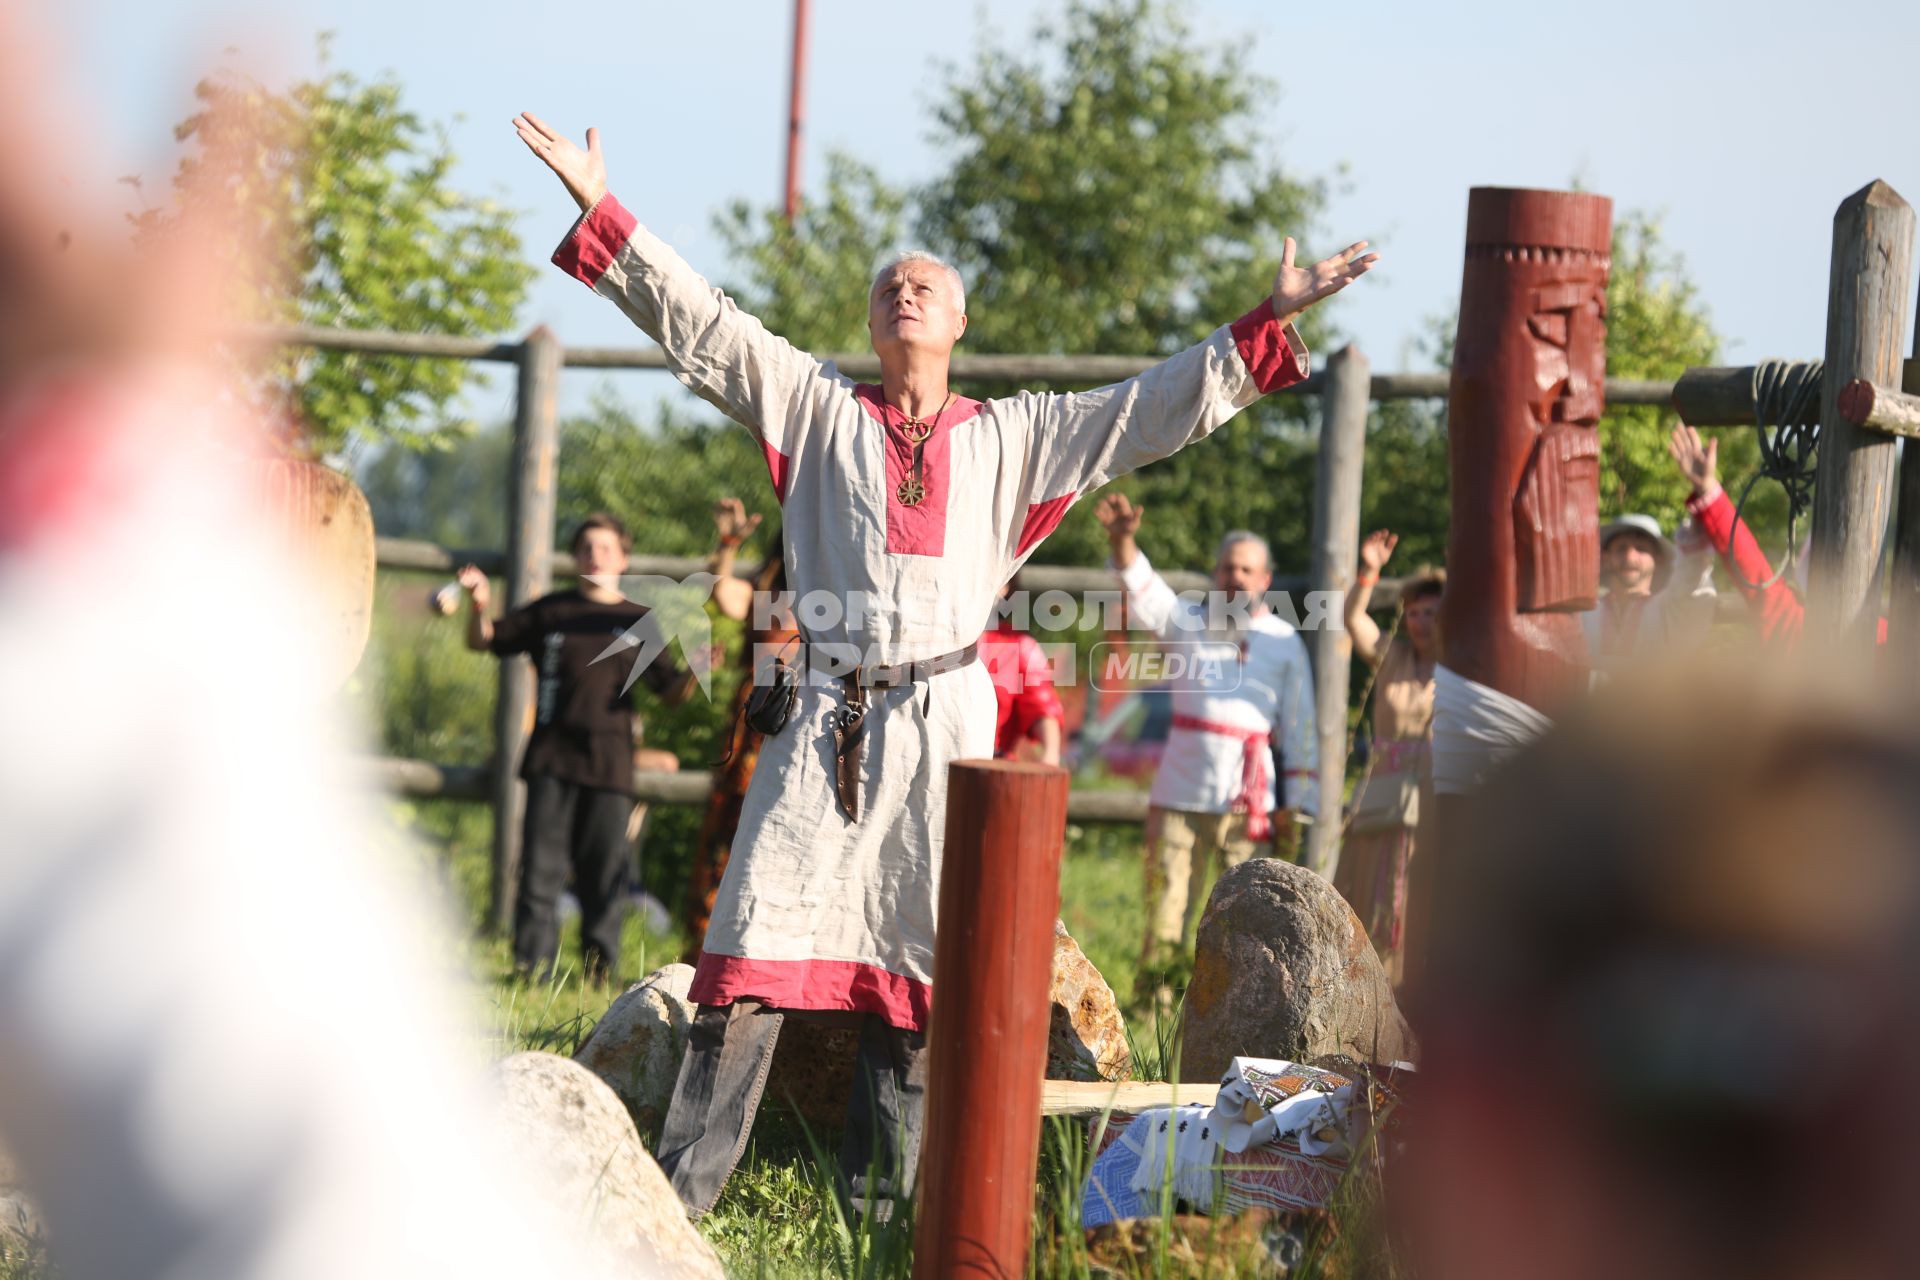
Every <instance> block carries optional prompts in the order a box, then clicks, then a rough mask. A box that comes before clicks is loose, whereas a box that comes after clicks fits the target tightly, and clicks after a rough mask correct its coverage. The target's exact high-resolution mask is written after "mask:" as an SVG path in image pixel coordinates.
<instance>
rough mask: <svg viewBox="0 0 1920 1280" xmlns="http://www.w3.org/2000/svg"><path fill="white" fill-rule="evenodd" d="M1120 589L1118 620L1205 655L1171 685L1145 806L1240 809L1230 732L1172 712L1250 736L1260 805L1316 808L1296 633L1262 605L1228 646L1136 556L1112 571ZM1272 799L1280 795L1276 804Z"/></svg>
mask: <svg viewBox="0 0 1920 1280" xmlns="http://www.w3.org/2000/svg"><path fill="white" fill-rule="evenodd" d="M1119 574H1120V584H1121V585H1122V586H1124V587H1125V588H1126V589H1127V617H1128V620H1129V621H1131V622H1132V623H1133V625H1135V626H1137V627H1140V628H1142V629H1144V630H1147V631H1151V632H1153V633H1154V635H1156V636H1158V637H1159V638H1160V639H1161V640H1163V641H1167V642H1170V643H1174V644H1182V645H1192V646H1194V648H1195V650H1196V652H1198V653H1200V654H1201V655H1203V656H1204V657H1206V658H1208V659H1210V661H1207V662H1203V663H1201V664H1199V666H1198V667H1197V671H1198V674H1197V675H1196V677H1195V678H1194V680H1193V681H1192V682H1191V683H1189V684H1185V685H1182V686H1179V687H1176V688H1175V689H1174V690H1173V714H1174V715H1175V717H1177V718H1176V720H1175V722H1174V726H1173V729H1172V730H1171V731H1170V732H1169V733H1168V735H1167V745H1166V748H1165V750H1163V751H1162V752H1161V753H1160V769H1159V772H1158V773H1156V774H1155V775H1154V779H1153V794H1152V795H1151V796H1150V797H1149V800H1150V802H1151V803H1153V804H1155V805H1157V806H1159V807H1160V808H1162V809H1180V810H1184V811H1186V812H1188V813H1230V812H1232V811H1233V810H1234V809H1235V808H1236V807H1240V808H1244V807H1245V799H1246V797H1244V796H1243V795H1242V792H1243V789H1244V786H1243V782H1244V775H1245V769H1244V764H1245V760H1246V748H1245V744H1244V743H1243V741H1242V740H1241V739H1239V738H1235V737H1229V736H1227V735H1225V734H1221V733H1210V732H1208V731H1206V730H1204V729H1192V728H1187V727H1185V726H1183V725H1182V724H1180V722H1179V720H1180V718H1191V719H1193V720H1196V721H1205V722H1207V723H1209V724H1217V725H1222V726H1225V727H1228V728H1232V729H1237V730H1239V731H1241V732H1243V733H1248V734H1258V735H1260V736H1261V741H1260V743H1259V745H1258V752H1259V754H1260V757H1261V759H1262V760H1263V761H1264V768H1263V770H1262V772H1261V776H1262V777H1264V778H1265V779H1266V782H1265V787H1266V793H1267V794H1266V796H1265V800H1266V804H1267V807H1268V808H1269V809H1272V808H1275V807H1281V808H1287V809H1292V810H1295V811H1296V812H1300V813H1305V814H1309V815H1313V814H1317V813H1318V812H1319V808H1320V805H1319V792H1320V784H1319V775H1320V743H1319V735H1318V733H1317V731H1316V729H1315V724H1314V712H1313V678H1312V675H1311V670H1312V668H1311V665H1310V663H1309V662H1308V659H1307V646H1306V643H1305V642H1304V641H1303V640H1301V638H1300V633H1299V632H1298V631H1297V630H1295V629H1294V628H1293V627H1292V626H1291V625H1289V624H1288V623H1287V622H1285V621H1284V620H1282V619H1281V618H1280V617H1278V616H1277V615H1276V614H1274V612H1273V611H1272V610H1271V609H1266V608H1264V607H1263V608H1262V609H1261V610H1260V612H1258V613H1256V614H1254V615H1253V617H1252V618H1251V619H1249V625H1248V627H1247V632H1246V634H1245V635H1244V636H1243V637H1241V638H1240V640H1239V641H1238V642H1236V641H1234V640H1231V639H1225V638H1221V637H1219V636H1215V635H1211V634H1209V633H1208V631H1207V621H1208V619H1207V609H1206V606H1205V605H1203V604H1201V603H1200V602H1199V601H1196V600H1193V599H1190V598H1184V597H1182V596H1180V595H1178V594H1176V593H1175V592H1174V589H1173V588H1172V587H1170V586H1168V585H1167V580H1166V579H1165V578H1163V577H1161V576H1160V575H1159V574H1158V573H1156V572H1154V568H1153V564H1152V562H1151V561H1149V560H1148V559H1147V557H1146V554H1145V553H1144V552H1135V553H1134V557H1133V563H1132V564H1129V565H1128V566H1127V567H1126V568H1125V569H1122V570H1120V571H1119ZM1273 738H1278V739H1279V740H1280V750H1281V752H1282V753H1283V754H1284V756H1285V761H1284V763H1285V765H1286V769H1285V771H1284V773H1282V774H1281V775H1280V776H1281V777H1282V778H1283V779H1284V783H1283V790H1282V791H1281V792H1280V794H1279V795H1278V796H1276V794H1275V785H1274V778H1275V774H1274V767H1273V747H1272V745H1271V739H1273ZM1276 800H1280V801H1283V803H1280V804H1278V805H1276Z"/></svg>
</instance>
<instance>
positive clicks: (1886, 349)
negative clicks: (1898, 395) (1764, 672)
mask: <svg viewBox="0 0 1920 1280" xmlns="http://www.w3.org/2000/svg"><path fill="white" fill-rule="evenodd" d="M1913 226H1914V217H1913V206H1911V205H1909V204H1908V203H1907V202H1906V201H1905V200H1903V199H1901V198H1900V193H1899V192H1897V191H1895V190H1894V189H1893V188H1892V187H1890V186H1888V185H1887V184H1886V183H1884V182H1880V181H1874V182H1871V183H1869V184H1867V185H1866V186H1864V187H1862V188H1861V189H1860V190H1858V191H1856V192H1854V193H1853V194H1852V195H1850V196H1848V197H1847V198H1846V199H1845V200H1843V201H1841V202H1840V208H1839V209H1838V210H1837V211H1836V212H1835V213H1834V215H1833V260H1832V266H1831V268H1830V270H1829V274H1828V276H1827V352H1826V374H1825V377H1824V378H1823V380H1822V383H1821V390H1820V463H1819V471H1818V473H1817V475H1816V478H1815V482H1814V491H1813V563H1812V565H1811V573H1810V575H1809V577H1808V581H1807V586H1808V589H1809V593H1810V595H1811V596H1812V604H1811V607H1810V608H1809V609H1808V611H1807V622H1808V624H1809V630H1810V631H1811V632H1812V633H1813V635H1814V636H1815V637H1817V638H1818V639H1819V640H1820V641H1822V642H1824V643H1826V644H1829V645H1839V646H1844V647H1846V648H1853V647H1856V645H1857V646H1860V647H1864V646H1868V645H1871V644H1872V643H1873V630H1874V622H1875V619H1877V618H1878V617H1879V616H1880V600H1879V591H1878V589H1877V588H1878V585H1879V575H1880V565H1881V560H1882V557H1883V556H1884V555H1885V554H1886V550H1887V534H1888V526H1887V521H1888V517H1889V516H1890V515H1891V514H1892V511H1893V496H1894V465H1895V457H1896V451H1897V449H1898V447H1899V442H1898V440H1896V439H1895V438H1894V437H1893V436H1891V435H1887V434H1884V433H1882V432H1879V431H1874V430H1870V429H1867V428H1863V427H1858V426H1855V425H1854V424H1853V423H1851V422H1849V421H1847V418H1846V415H1844V414H1842V413H1841V412H1840V397H1841V394H1842V392H1843V391H1844V390H1845V389H1846V387H1847V385H1848V384H1849V383H1851V382H1853V381H1855V380H1857V379H1865V380H1867V381H1869V382H1873V383H1878V384H1879V385H1881V386H1883V387H1892V388H1898V387H1899V386H1900V375H1901V360H1900V346H1901V342H1900V339H1901V326H1902V325H1903V324H1905V323H1906V310H1907V285H1908V282H1909V280H1910V279H1911V276H1910V275H1909V269H1910V268H1911V266H1912V263H1913ZM1916 465H1917V464H1916V463H1915V462H1914V460H1913V459H1912V458H1909V459H1908V460H1907V464H1906V467H1905V468H1904V477H1903V483H1902V488H1903V489H1905V490H1907V491H1908V492H1914V493H1916V494H1920V472H1916ZM1915 501H1916V502H1917V503H1920V497H1916V499H1915ZM1913 520H1920V511H1915V512H1914V514H1913V515H1912V516H1911V517H1910V516H1909V515H1908V514H1907V507H1906V505H1905V504H1904V503H1903V504H1902V511H1901V525H1902V528H1903V529H1905V530H1907V531H1908V533H1909V534H1910V535H1911V533H1912V528H1913V526H1912V523H1911V521H1913ZM1913 555H1914V550H1913V549H1912V548H1911V547H1910V548H1909V549H1908V550H1907V551H1906V553H1905V554H1903V555H1899V556H1898V558H1897V560H1896V570H1899V571H1900V572H1899V576H1898V577H1897V578H1896V582H1898V581H1900V580H1901V579H1904V581H1905V582H1906V583H1908V584H1911V583H1912V582H1913V576H1912V574H1913V569H1914V560H1913ZM1912 596H1913V588H1912V587H1911V585H1909V586H1908V587H1907V588H1905V589H1902V588H1901V587H1900V586H1898V585H1896V587H1895V590H1894V608H1895V609H1896V610H1900V611H1904V610H1909V609H1911V608H1912V607H1913V604H1914V601H1913V599H1912ZM1897 625H1898V616H1897V614H1896V628H1897ZM1908 634H1909V635H1911V634H1912V632H1911V631H1909V632H1908Z"/></svg>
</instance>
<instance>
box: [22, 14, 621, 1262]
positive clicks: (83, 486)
mask: <svg viewBox="0 0 1920 1280" xmlns="http://www.w3.org/2000/svg"><path fill="white" fill-rule="evenodd" d="M15 28H16V23H15V21H14V19H13V18H12V16H11V15H9V16H6V17H0V102H4V103H5V104H6V105H9V106H15V107H17V108H21V109H18V110H16V111H14V112H13V113H12V114H13V116H14V118H15V119H19V120H22V121H25V122H27V127H23V128H19V129H14V130H10V131H8V133H7V135H6V136H5V137H4V138H0V707H5V709H6V710H5V715H4V720H3V721H0V1029H3V1030H0V1144H4V1145H5V1147H6V1148H7V1149H8V1151H9V1153H10V1154H11V1155H12V1157H13V1159H14V1163H15V1164H16V1166H17V1168H18V1170H19V1172H20V1174H21V1176H22V1180H23V1182H24V1183H25V1185H27V1186H28V1187H29V1188H30V1189H31V1191H32V1193H33V1195H34V1197H35V1198H36V1200H37V1201H38V1202H39V1204H40V1206H41V1208H42V1210H43V1211H44V1213H45V1216H46V1219H47V1222H48V1224H49V1231H50V1236H51V1241H50V1247H51V1254H52V1259H53V1261H54V1263H55V1264H56V1265H57V1267H58V1270H59V1273H60V1274H61V1275H62V1276H63V1277H66V1278H67V1280H124V1278H125V1277H129V1276H151V1277H177V1278H178V1280H241V1278H243V1277H245V1278H255V1277H273V1278H275V1280H304V1278H307V1277H311V1278H312V1280H332V1278H334V1277H339V1276H347V1275H351V1276H356V1277H395V1278H396V1280H397V1278H398V1277H418V1276H438V1275H458V1276H463V1277H475V1276H487V1277H501V1278H503V1280H504V1278H505V1277H524V1276H530V1275H556V1274H565V1275H575V1274H581V1272H580V1271H579V1270H578V1268H579V1266H580V1265H581V1262H580V1260H579V1259H578V1258H577V1257H575V1256H574V1252H573V1247H572V1244H571V1242H570V1238H569V1237H568V1236H567V1235H565V1234H563V1233H562V1232H561V1231H560V1230H558V1229H557V1227H556V1226H555V1225H554V1224H552V1223H550V1222H548V1221H547V1219H546V1218H544V1217H543V1216H542V1210H541V1209H540V1208H539V1207H538V1206H539V1200H538V1196H537V1194H536V1193H535V1192H534V1190H533V1188H532V1186H531V1184H523V1183H522V1182H521V1179H520V1175H519V1174H518V1173H517V1172H516V1171H515V1170H514V1169H513V1168H512V1167H511V1165H510V1164H509V1163H508V1161H507V1159H506V1154H505V1151H504V1150H503V1149H502V1148H501V1147H500V1146H498V1145H497V1143H496V1138H495V1136H494V1135H495V1133H496V1126H495V1125H494V1123H493V1116H494V1115H495V1114H496V1113H497V1108H496V1107H495V1106H494V1105H493V1104H492V1103H491V1102H490V1100H489V1099H488V1097H487V1095H486V1093H485V1087H484V1086H485V1077H484V1075H483V1073H482V1069H481V1063H480V1061H479V1058H478V1055H477V1054H476V1053H475V1051H474V1045H475V1044H476V1043H477V1041H478V1028H477V1027H475V1026H474V1025H473V1023H472V1019H471V1010H470V1007H469V1005H468V1004H467V1003H466V1002H465V1001H464V1000H463V999H462V998H461V994H462V993H460V992H458V991H456V989H455V988H454V987H453V985H452V983H451V980H450V979H449V978H448V977H447V976H446V974H445V973H444V972H443V970H442V968H441V966H442V965H444V964H446V963H448V962H449V961H450V960H451V959H452V958H453V957H454V956H455V955H456V954H457V952H456V951H455V950H453V949H452V948H447V947H442V946H441V945H439V943H438V941H437V940H438V938H439V935H438V934H437V933H436V932H435V931H434V930H433V929H431V928H423V921H433V920H436V919H437V918H438V915H437V913H436V912H435V911H434V909H433V908H432V906H431V905H430V903H429V902H428V900H427V899H425V898H424V896H422V895H421V894H420V892H419V891H418V889H417V886H414V885H413V884H411V882H405V881H403V880H401V879H400V878H399V877H398V875H397V874H396V872H395V871H394V870H393V868H394V867H395V866H397V865H404V864H405V863H406V861H407V859H406V857H405V855H404V854H403V853H402V852H401V851H400V850H398V849H395V848H393V847H392V846H391V842H389V844H388V846H387V847H384V848H383V847H381V845H380V841H379V837H378V833H377V830H376V828H375V826H374V824H373V822H372V821H371V819H370V816H369V814H368V812H367V811H366V808H365V806H364V802H363V800H362V798H361V796H360V793H359V790H358V789H357V788H356V786H355V785H354V784H353V779H351V778H349V777H348V776H347V770H346V768H345V765H346V762H347V759H348V757H347V756H346V755H345V752H344V746H343V742H342V735H341V733H340V731H339V725H338V724H336V723H335V715H334V713H333V708H332V698H333V690H332V688H331V681H330V680H329V679H327V678H323V677H318V676H317V675H316V673H317V672H319V671H321V670H322V669H323V663H322V659H323V657H324V655H322V654H320V653H319V652H317V646H315V645H314V644H313V643H312V640H313V636H314V632H313V631H312V630H310V629H308V628H306V627H304V626H302V625H301V619H302V616H303V615H302V607H303V595H304V594H305V592H306V588H307V584H306V583H304V582H303V581H302V580H301V575H300V574H298V573H297V572H293V571H291V566H293V565H296V564H297V563H298V562H297V561H294V560H290V559H289V558H288V556H287V554H286V553H285V548H283V547H281V546H280V545H279V544H278V541H277V539H276V538H275V537H274V536H273V521H272V520H271V518H270V517H269V516H268V515H267V513H265V512H263V511H262V510H261V509H260V508H259V507H258V506H256V505H255V494H256V493H257V489H253V490H250V488H249V486H248V483H247V476H248V475H249V474H250V471H249V464H250V463H252V462H253V461H254V460H255V458H256V457H257V454H258V451H259V449H260V447H261V441H262V439H263V437H264V432H263V430H262V429H261V428H260V427H259V425H258V424H256V423H253V422H248V421H241V420H237V419H236V417H235V416H234V406H235V405H236V404H237V403H239V402H240V398H239V397H237V396H236V395H235V394H234V389H233V387H232V386H230V385H227V384H223V383H222V382H220V381H219V380H217V379H215V378H213V377H210V376H209V375H208V373H207V371H206V370H205V368H204V367H202V364H201V362H202V361H203V360H205V358H206V353H208V352H209V351H211V350H214V349H216V347H217V346H218V340H219V338H220V337H221V336H222V334H223V331H224V330H225V329H226V328H227V325H226V323H225V320H226V317H227V315H228V313H227V312H226V311H225V309H224V308H223V307H222V306H221V305H219V304H218V303H217V302H216V301H214V300H213V299H210V298H208V297H207V295H206V291H205V287H204V285H203V283H202V282H203V281H204V280H205V279H207V278H218V277H219V276H220V273H219V272H217V271H216V272H209V271H208V270H207V262H208V261H209V259H208V256H207V255H208V253H209V252H210V251H211V249H210V247H211V246H212V245H213V244H215V243H216V242H217V243H219V244H221V245H223V246H230V245H231V244H232V243H233V237H232V236H230V235H226V234H223V231H224V229H223V228H222V227H220V226H218V225H203V226H200V227H199V228H198V229H195V228H194V227H191V226H183V227H182V228H181V229H180V230H179V231H178V232H177V233H176V234H175V235H174V236H173V237H172V238H171V239H170V241H169V242H168V243H165V244H157V245H146V246H143V248H142V251H141V253H139V254H138V255H135V254H134V253H132V252H131V251H130V248H129V246H127V245H126V244H125V243H124V228H123V227H120V226H116V225H112V224H111V223H109V224H108V225H102V226H91V225H85V226H82V225H76V224H75V223H74V222H72V221H68V219H71V218H75V217H83V216H84V211H85V210H86V209H88V208H90V207H105V208H111V207H113V201H111V200H110V199H106V198H104V196H103V195H102V196H101V198H97V199H95V198H90V197H89V194H88V192H89V184H88V183H87V182H86V181H85V180H84V179H80V180H77V181H76V183H75V184H74V185H71V186H69V185H63V183H62V181H61V178H62V176H63V175H65V174H66V173H68V172H69V170H68V167H67V166H69V165H70V164H71V163H72V162H73V160H72V157H73V155H74V154H75V153H76V152H78V153H85V151H86V148H84V147H83V146H78V145H76V139H74V138H73V137H72V136H71V134H70V131H67V130H57V129H43V128H39V127H35V122H40V121H49V120H52V121H58V120H62V119H70V118H71V117H70V115H69V113H65V112H62V111H61V110H59V108H60V106H61V105H63V104H61V103H60V102H59V101H58V95H57V94H54V93H53V92H52V91H51V90H50V88H49V86H48V84H47V83H44V82H43V80H42V76H41V75H39V74H36V72H37V71H38V70H39V68H40V67H41V66H42V65H43V62H42V61H40V60H36V59H34V58H31V57H29V56H28V54H27V51H26V50H25V49H24V47H23V46H24V45H25V43H26V41H25V40H24V39H23V38H22V36H21V34H20V32H19V31H18V30H17V29H15ZM49 78H50V77H49ZM42 145H46V146H52V147H57V148H58V151H59V155H58V156H57V157H56V156H52V155H50V154H47V153H44V152H37V151H36V150H35V148H37V147H39V146H42ZM207 178H208V180H209V181H211V182H215V183H217V182H218V180H219V179H218V172H217V166H209V172H208V174H207ZM108 189H109V188H108V185H107V183H106V182H104V181H96V182H94V183H93V184H92V185H91V190H92V191H94V192H95V193H104V192H106V191H107V190H108ZM64 246H74V247H73V248H72V249H67V248H65V247H64ZM115 553H119V554H122V555H126V556H137V557H138V559H139V563H140V565H141V566H142V571H140V572H126V573H119V574H116V575H114V579H113V582H112V587H111V589H103V583H102V578H101V566H102V563H103V559H102V557H103V556H111V555H113V554H115ZM587 1274H596V1273H595V1272H592V1271H589V1272H587ZM598 1274H605V1273H598Z"/></svg>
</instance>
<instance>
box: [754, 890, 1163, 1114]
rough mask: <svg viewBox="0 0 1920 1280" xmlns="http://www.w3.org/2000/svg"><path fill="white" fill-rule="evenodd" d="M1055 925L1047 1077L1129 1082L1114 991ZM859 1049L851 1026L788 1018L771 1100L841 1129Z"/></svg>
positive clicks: (776, 1053) (770, 1082)
mask: <svg viewBox="0 0 1920 1280" xmlns="http://www.w3.org/2000/svg"><path fill="white" fill-rule="evenodd" d="M1053 927H1054V935H1053V981H1052V989H1051V991H1050V993H1049V996H1048V999H1049V1001H1050V1002H1051V1004H1052V1006H1053V1007H1052V1023H1051V1026H1050V1028H1049V1030H1048V1033H1047V1067H1046V1071H1047V1079H1049V1080H1129V1079H1132V1076H1133V1055H1132V1050H1131V1049H1130V1048H1129V1046H1128V1044H1127V1027H1126V1023H1125V1022H1123V1021H1122V1020H1121V1017H1120V1006H1119V1004H1118V1003H1117V1002H1116V1001H1115V1000H1114V998H1113V988H1112V987H1110V986H1108V985H1107V981H1106V979H1105V978H1103V977H1101V976H1100V971H1099V970H1098V969H1096V968H1095V967H1094V965H1093V961H1091V960H1089V959H1087V957H1086V953H1085V952H1083V951H1081V950H1080V946H1079V944H1078V943H1076V942H1075V941H1074V940H1073V935H1071V934H1069V933H1068V932H1067V927H1066V925H1064V924H1062V923H1061V922H1059V921H1057V920H1056V921H1055V922H1054V926H1053ZM935 999H938V996H937V995H936V997H935ZM859 1047H860V1033H859V1032H858V1031H855V1030H853V1029H851V1028H849V1027H841V1026H832V1025H824V1024H821V1023H815V1022H806V1021H802V1020H801V1019H798V1018H788V1019H786V1020H785V1021H784V1022H783V1023H782V1024H781V1027H780V1039H779V1041H778V1042H777V1043H776V1044H775V1046H774V1050H773V1066H772V1068H771V1069H770V1070H769V1071H768V1073H767V1097H768V1098H770V1099H773V1100H776V1101H782V1102H786V1103H788V1104H789V1105H790V1106H792V1107H793V1109H794V1110H795V1111H796V1112H798V1113H799V1115H800V1117H801V1118H802V1119H803V1120H805V1121H806V1122H807V1124H808V1125H810V1126H812V1127H813V1128H816V1129H822V1128H836V1129H837V1128H839V1127H840V1126H841V1125H843V1124H844V1123H845V1122H846V1117H847V1098H848V1096H849V1095H850V1093H851V1091H852V1089H853V1059H854V1055H855V1053H856V1052H857V1051H858V1050H859Z"/></svg>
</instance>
